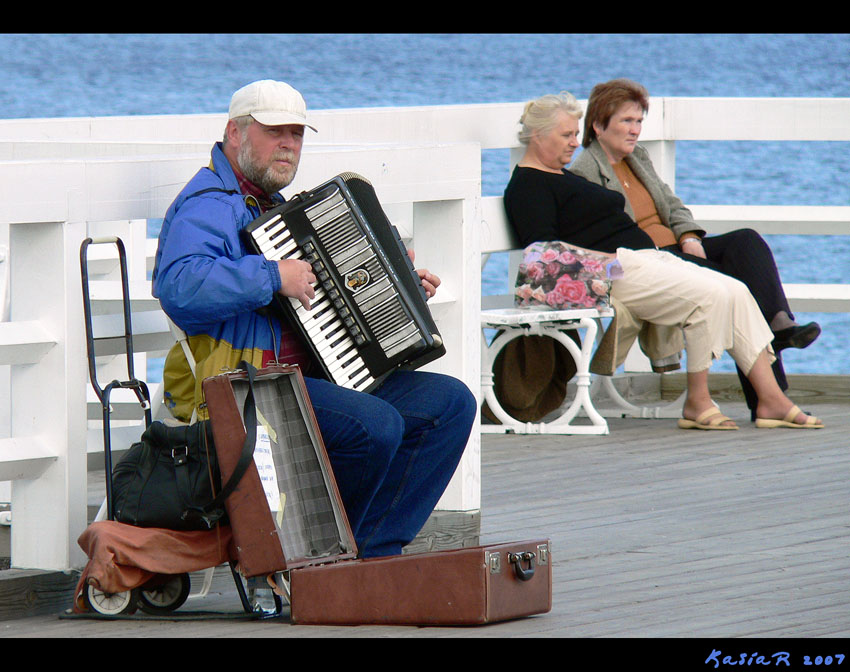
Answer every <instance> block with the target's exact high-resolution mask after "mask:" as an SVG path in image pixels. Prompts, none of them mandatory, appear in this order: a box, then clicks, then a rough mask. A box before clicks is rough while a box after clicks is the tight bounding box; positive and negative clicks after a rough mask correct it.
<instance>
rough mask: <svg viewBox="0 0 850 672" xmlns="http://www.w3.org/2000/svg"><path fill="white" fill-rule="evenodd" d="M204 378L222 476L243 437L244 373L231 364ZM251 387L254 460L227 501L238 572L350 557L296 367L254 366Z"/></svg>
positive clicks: (347, 532) (341, 512)
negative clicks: (231, 368) (254, 420)
mask: <svg viewBox="0 0 850 672" xmlns="http://www.w3.org/2000/svg"><path fill="white" fill-rule="evenodd" d="M202 385H203V391H204V397H205V401H206V404H207V410H208V412H209V416H210V421H211V423H212V430H213V438H214V441H215V447H216V453H217V456H218V462H219V468H220V470H221V479H222V482H226V481H227V479H228V478H229V476H230V474H231V473H232V472H233V469H234V467H235V465H236V462H237V461H238V458H239V455H240V453H241V451H242V446H243V443H244V441H245V435H246V431H245V425H244V421H243V417H242V409H243V406H244V403H245V399H246V397H247V396H248V392H249V380H248V375H247V372H245V371H244V370H238V371H230V372H227V373H223V374H221V375H218V376H213V377H210V378H207V379H205V380H204V381H203V383H202ZM253 393H254V402H255V406H256V410H257V424H258V427H257V441H256V444H255V448H254V462H253V464H251V465H250V466H249V468H248V471H247V472H246V473H245V476H243V477H242V480H241V481H240V483H239V485H238V486H237V488H236V489H235V490H234V491H233V493H232V494H231V495H230V496H229V497H228V498H227V500H226V501H225V507H226V509H227V514H228V517H229V519H230V526H231V530H232V532H233V539H234V544H235V547H236V552H237V556H238V565H239V570H240V572H241V573H242V574H243V576H246V577H251V576H261V575H269V574H272V573H274V572H278V571H283V570H286V569H293V568H295V567H301V566H305V565H312V564H321V563H326V562H334V561H336V560H343V559H348V558H354V557H356V556H357V545H356V543H355V541H354V535H353V534H352V531H351V526H350V525H349V522H348V518H347V516H346V514H345V508H344V507H343V504H342V499H341V498H340V495H339V490H338V488H337V485H336V480H335V479H334V476H333V470H332V468H331V464H330V460H329V459H328V455H327V452H326V450H325V446H324V443H323V441H322V437H321V433H320V432H319V427H318V424H317V422H316V417H315V414H314V413H313V407H312V405H311V404H310V400H309V397H308V395H307V389H306V387H305V385H304V379H303V377H302V374H301V370H300V369H299V368H298V367H297V366H282V365H276V364H275V365H270V366H268V367H266V368H263V369H260V370H258V371H257V373H256V376H255V379H254V384H253Z"/></svg>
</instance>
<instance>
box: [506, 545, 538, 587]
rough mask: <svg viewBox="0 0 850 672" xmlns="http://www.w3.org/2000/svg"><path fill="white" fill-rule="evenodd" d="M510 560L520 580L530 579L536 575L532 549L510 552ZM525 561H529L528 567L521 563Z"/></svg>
mask: <svg viewBox="0 0 850 672" xmlns="http://www.w3.org/2000/svg"><path fill="white" fill-rule="evenodd" d="M508 560H510V561H511V563H512V564H513V566H514V571H515V572H516V575H517V578H518V579H519V580H520V581H528V580H529V579H531V577H532V576H534V553H532V552H531V551H523V552H522V553H508ZM523 561H525V562H528V569H525V568H523V567H522V565H521V564H520V563H522V562H523Z"/></svg>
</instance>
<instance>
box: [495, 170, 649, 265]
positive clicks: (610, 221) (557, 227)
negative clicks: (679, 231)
mask: <svg viewBox="0 0 850 672" xmlns="http://www.w3.org/2000/svg"><path fill="white" fill-rule="evenodd" d="M624 204H625V200H624V198H623V195H622V194H620V193H618V192H616V191H612V190H610V189H606V188H605V187H600V186H599V185H596V184H593V183H592V182H589V181H588V180H586V179H585V178H583V177H580V176H579V175H575V174H573V173H570V172H568V171H566V170H563V171H562V172H561V173H549V172H546V171H543V170H537V169H535V168H524V167H520V166H517V167H516V168H514V172H513V174H512V175H511V179H510V182H508V186H507V187H506V188H505V197H504V205H505V211H506V213H507V216H508V221H509V222H510V223H511V226H512V227H513V229H514V231H515V232H516V234H517V237H518V238H519V241H520V245H521V246H522V247H525V246H527V245H530V244H531V243H534V242H537V241H550V240H561V241H564V242H565V243H570V244H572V245H577V246H579V247H584V248H587V249H589V250H596V251H599V252H609V253H613V252H616V251H617V248H618V247H627V248H630V249H633V250H639V249H645V248H654V247H655V244H654V243H653V242H652V238H650V237H649V235H648V234H647V233H645V232H644V231H643V230H641V228H640V227H639V226H638V225H637V224H636V223H635V222H634V221H633V220H632V218H631V217H629V216H628V215H627V214H626V213H625V212H624V210H623V206H624Z"/></svg>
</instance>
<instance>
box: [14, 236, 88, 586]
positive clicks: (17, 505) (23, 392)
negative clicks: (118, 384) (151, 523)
mask: <svg viewBox="0 0 850 672" xmlns="http://www.w3.org/2000/svg"><path fill="white" fill-rule="evenodd" d="M85 233H86V228H85V224H84V223H82V222H46V223H35V224H33V223H29V224H12V225H11V226H10V234H9V238H10V250H11V256H10V262H11V320H12V321H17V320H38V321H40V322H41V323H42V324H43V325H44V328H45V329H46V330H47V331H49V332H50V333H51V334H52V335H53V336H54V337H55V340H56V345H55V346H54V347H52V348H51V349H50V350H49V351H48V352H47V353H46V354H45V355H44V356H43V357H42V358H41V360H40V361H38V362H36V363H34V364H25V365H14V366H12V367H11V376H10V377H11V386H10V387H11V399H10V404H11V433H12V436H13V438H14V439H16V440H17V441H18V442H19V443H21V444H23V445H26V444H27V442H28V441H32V445H33V446H41V447H46V448H47V449H48V451H49V452H50V453H51V454H55V456H56V459H55V461H53V462H52V463H50V464H49V466H47V467H46V469H45V470H44V472H43V473H41V475H40V476H39V477H38V478H33V479H18V480H15V481H13V483H12V566H13V567H17V568H32V569H53V570H65V569H69V568H72V567H81V566H83V564H84V563H85V556H84V554H83V553H82V551H81V549H80V548H79V547H78V546H77V543H76V542H77V537H78V536H79V535H80V534H81V533H82V531H83V530H84V529H85V526H86V522H87V520H86V503H87V502H86V499H87V492H86V491H87V488H86V485H85V484H86V482H87V475H86V407H85V395H84V394H81V391H82V390H83V386H84V385H85V381H86V372H87V368H86V350H85V343H84V329H83V319H82V303H81V289H80V287H81V285H80V272H79V267H80V265H79V248H80V242H81V241H82V239H83V238H84V237H85Z"/></svg>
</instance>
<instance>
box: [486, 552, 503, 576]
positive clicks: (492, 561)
mask: <svg viewBox="0 0 850 672" xmlns="http://www.w3.org/2000/svg"><path fill="white" fill-rule="evenodd" d="M487 566H488V567H489V568H490V573H491V574H499V573H500V572H501V571H502V557H501V555H499V554H498V553H488V554H487Z"/></svg>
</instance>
